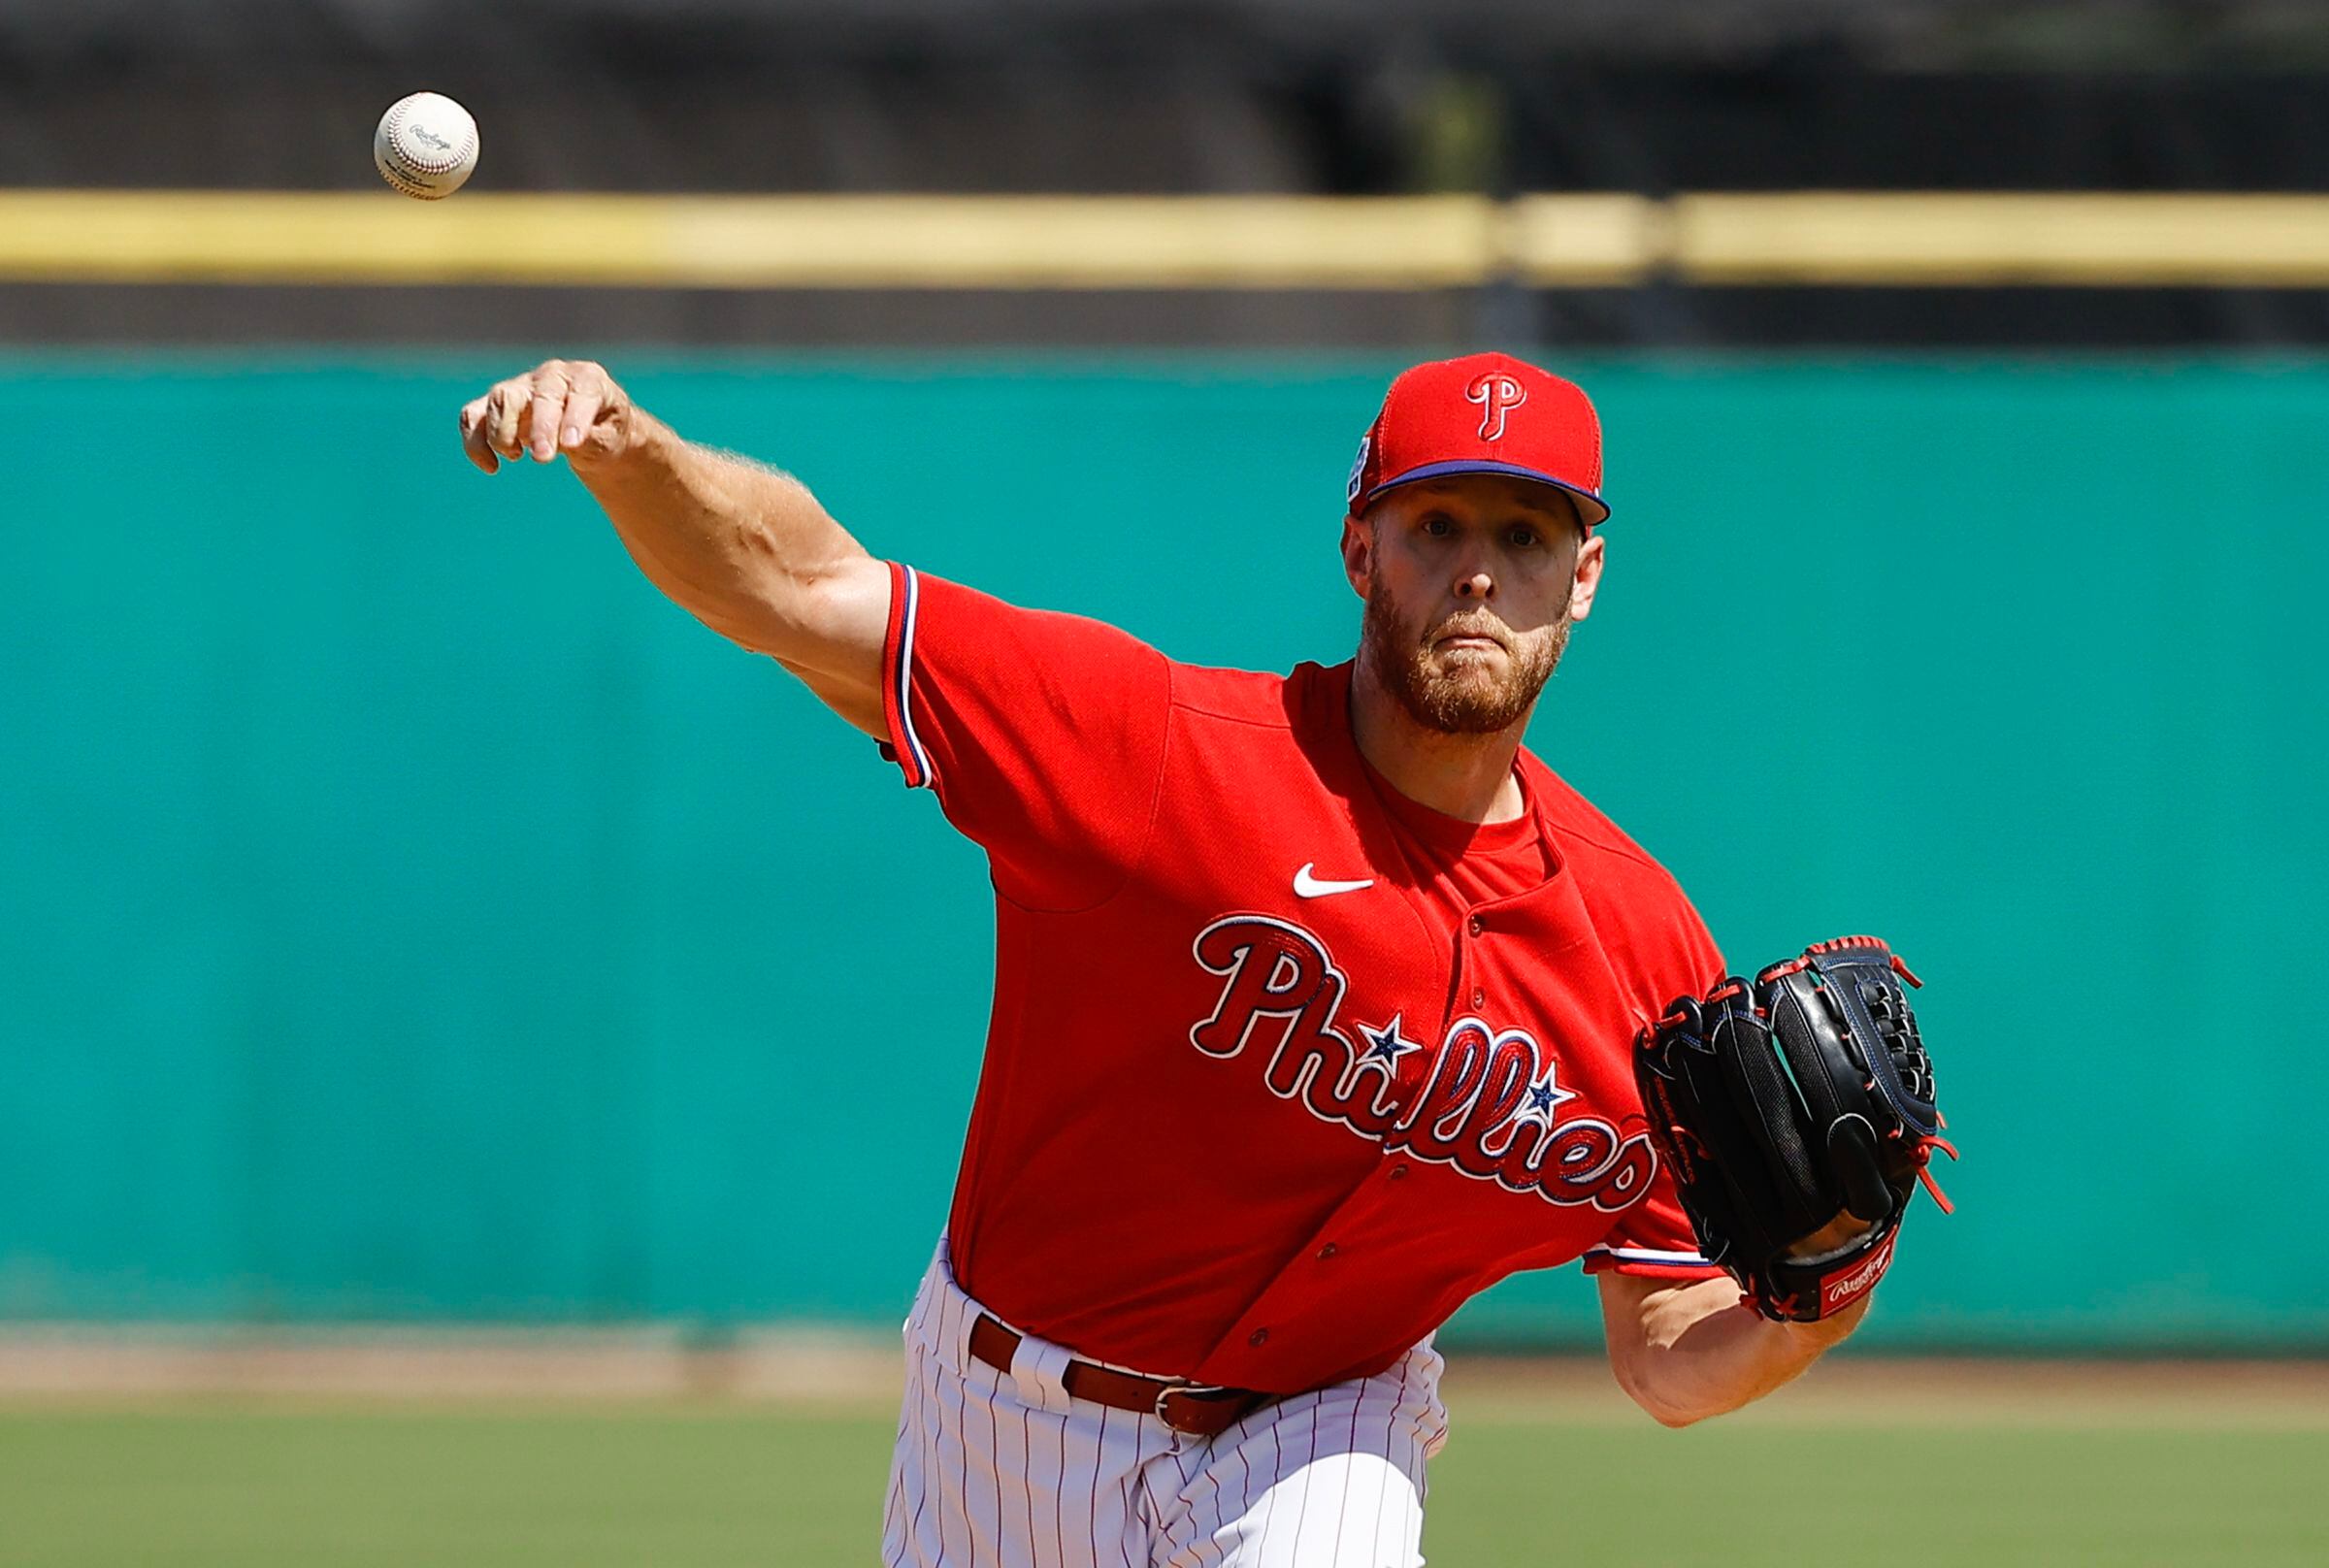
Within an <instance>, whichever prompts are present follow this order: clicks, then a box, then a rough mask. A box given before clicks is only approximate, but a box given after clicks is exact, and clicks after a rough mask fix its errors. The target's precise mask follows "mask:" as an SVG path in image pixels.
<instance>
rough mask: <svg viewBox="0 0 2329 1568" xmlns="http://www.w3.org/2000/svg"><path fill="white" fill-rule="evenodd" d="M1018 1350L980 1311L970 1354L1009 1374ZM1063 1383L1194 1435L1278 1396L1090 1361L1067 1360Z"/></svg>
mask: <svg viewBox="0 0 2329 1568" xmlns="http://www.w3.org/2000/svg"><path fill="white" fill-rule="evenodd" d="M1018 1350H1019V1336H1018V1335H1017V1334H1015V1333H1013V1332H1011V1330H1009V1329H1008V1328H1005V1327H1003V1325H1002V1324H1000V1323H997V1322H996V1321H995V1320H994V1319H992V1318H990V1317H988V1316H987V1315H986V1314H985V1313H983V1312H982V1313H980V1314H979V1317H978V1321H977V1322H976V1323H972V1324H971V1325H970V1354H971V1355H972V1356H976V1357H977V1358H978V1359H979V1360H982V1361H984V1362H986V1363H987V1365H989V1366H992V1367H996V1368H999V1369H1000V1370H1001V1371H1004V1372H1008V1371H1009V1370H1010V1369H1011V1357H1012V1356H1014V1355H1016V1354H1017V1353H1018ZM1060 1382H1061V1383H1062V1385H1064V1386H1065V1387H1066V1389H1067V1393H1068V1396H1069V1397H1070V1398H1074V1399H1089V1400H1091V1401H1092V1402H1093V1403H1094V1404H1096V1405H1105V1406H1107V1407H1108V1408H1109V1409H1110V1410H1132V1411H1137V1412H1138V1413H1139V1414H1141V1415H1143V1416H1154V1417H1156V1418H1157V1420H1159V1421H1163V1422H1164V1423H1165V1425H1167V1426H1169V1427H1171V1428H1172V1429H1173V1430H1174V1431H1176V1432H1183V1433H1186V1434H1187V1435H1189V1436H1191V1437H1219V1436H1220V1435H1221V1434H1222V1433H1224V1432H1226V1431H1228V1430H1229V1429H1230V1427H1232V1426H1234V1425H1236V1424H1237V1423H1238V1422H1239V1421H1243V1420H1244V1419H1245V1418H1246V1417H1248V1416H1250V1415H1252V1414H1253V1413H1254V1412H1255V1411H1257V1410H1260V1409H1261V1408H1262V1407H1263V1405H1266V1404H1268V1403H1269V1402H1270V1401H1271V1400H1273V1399H1276V1398H1278V1397H1279V1396H1278V1395H1277V1394H1274V1393H1258V1392H1256V1391H1255V1390H1254V1389H1252V1388H1216V1387H1215V1386H1213V1385H1212V1384H1207V1383H1189V1382H1186V1381H1183V1380H1180V1379H1175V1378H1144V1377H1141V1376H1139V1375H1138V1374H1137V1373H1132V1372H1118V1371H1116V1370H1115V1369H1114V1368H1112V1367H1105V1366H1097V1365H1095V1364H1093V1363H1092V1362H1090V1361H1069V1362H1068V1363H1067V1370H1066V1373H1064V1374H1063V1375H1062V1376H1061V1378H1060Z"/></svg>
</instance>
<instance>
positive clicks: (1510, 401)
mask: <svg viewBox="0 0 2329 1568" xmlns="http://www.w3.org/2000/svg"><path fill="white" fill-rule="evenodd" d="M1463 395H1464V399H1465V401H1467V402H1471V403H1477V404H1478V405H1480V407H1481V408H1484V409H1486V410H1487V411H1486V412H1485V413H1483V414H1481V416H1480V439H1481V440H1482V441H1502V440H1503V439H1504V410H1505V409H1507V408H1519V407H1520V406H1521V405H1522V404H1524V403H1526V402H1527V401H1528V389H1527V388H1526V387H1525V386H1523V385H1522V384H1521V378H1520V377H1519V376H1508V375H1506V374H1505V373H1504V372H1502V371H1488V372H1484V373H1483V374H1481V375H1479V376H1473V377H1472V379H1471V383H1470V384H1469V385H1468V386H1466V387H1465V388H1464V389H1463Z"/></svg>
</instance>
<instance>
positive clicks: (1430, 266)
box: [0, 190, 2329, 289]
mask: <svg viewBox="0 0 2329 1568" xmlns="http://www.w3.org/2000/svg"><path fill="white" fill-rule="evenodd" d="M1660 272H1663V273H1666V274H1668V275H1670V276H1672V277H1674V278H1679V279H1681V280H1683V281H1687V282H1691V283H1699V284H1709V285H1722V284H1769V283H1778V284H1795V285H1806V286H1819V285H1836V284H1894V285H1908V286H1919V285H1940V284H2016V283H2030V284H2057V285H2072V286H2087V287H2095V286H2139V285H2159V284H2195V285H2214V286H2259V287H2329V197H2313V196H2269V195H2149V196H2112V195H2090V194H2077V195H2047V194H2037V195H2028V194H1956V193H1891V192H1887V193H1859V192H1793V193H1777V194H1755V195H1743V194H1739V195H1715V194H1698V195H1683V196H1677V197H1675V198H1673V199H1671V200H1669V201H1664V202H1658V201H1652V200H1650V199H1647V198H1643V197H1638V196H1627V195H1555V194H1540V195H1529V196H1523V197H1521V198H1519V199H1517V200H1514V201H1512V202H1508V203H1500V204H1499V203H1494V202H1491V201H1489V200H1487V199H1485V198H1480V197H1470V196H1424V197H1381V198H1348V199H1346V198H1330V197H1304V196H1198V197H1133V196H1102V197H1076V196H999V197H953V196H736V197H709V196H621V195H542V194H522V195H504V194H496V193H493V192H489V191H479V192H470V193H465V194H463V195H460V196H457V197H454V198H452V199H451V200H449V201H445V202H442V203H417V202H412V201H409V200H406V199H404V198H402V197H399V196H397V195H395V194H393V193H391V192H389V191H386V190H381V191H378V192H372V191H350V192H280V191H258V192H233V191H66V190H0V280H9V281H100V282H127V283H143V282H221V283H277V284H282V283H293V284H351V283H391V284H395V283H402V284H430V283H493V284H508V285H547V284H558V285H585V286H588V285H597V286H618V285H627V286H642V287H681V288H796V289H823V288H863V289H881V288H911V289H950V288H983V289H998V288H1000V289H1157V288H1192V289H1207V288H1227V289H1234V288H1252V289H1415V288H1444V287H1462V286H1471V285H1477V284H1480V283H1484V282H1488V281H1490V280H1492V279H1494V278H1506V277H1509V278H1518V279H1521V280H1525V281H1526V282H1529V283H1534V284H1539V285H1544V286H1577V287H1614V286H1624V285H1627V284H1631V283H1636V282H1639V281H1641V280H1643V279H1645V278H1650V277H1652V276H1654V275H1657V274H1658V273H1660Z"/></svg>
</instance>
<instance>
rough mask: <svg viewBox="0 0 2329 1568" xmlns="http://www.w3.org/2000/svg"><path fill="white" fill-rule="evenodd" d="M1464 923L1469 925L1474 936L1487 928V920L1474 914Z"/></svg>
mask: <svg viewBox="0 0 2329 1568" xmlns="http://www.w3.org/2000/svg"><path fill="white" fill-rule="evenodd" d="M1466 924H1467V925H1469V926H1470V927H1471V931H1472V934H1473V935H1474V936H1477V935H1479V934H1480V933H1481V932H1482V931H1486V930H1488V922H1487V921H1485V920H1482V919H1481V918H1480V917H1479V916H1478V915H1474V916H1473V917H1472V918H1471V919H1470V920H1469V921H1468V922H1466Z"/></svg>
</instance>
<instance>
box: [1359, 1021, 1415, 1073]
mask: <svg viewBox="0 0 2329 1568" xmlns="http://www.w3.org/2000/svg"><path fill="white" fill-rule="evenodd" d="M1406 1017H1407V1015H1406V1014H1405V1013H1403V1012H1398V1013H1394V1014H1392V1015H1391V1022H1390V1023H1388V1024H1386V1025H1384V1026H1383V1027H1382V1028H1381V1029H1368V1028H1367V1027H1366V1026H1365V1025H1364V1024H1361V1025H1360V1026H1359V1032H1360V1033H1361V1035H1363V1036H1365V1038H1366V1049H1365V1050H1364V1051H1362V1052H1361V1053H1360V1054H1359V1060H1360V1062H1361V1063H1365V1062H1382V1063H1383V1065H1385V1066H1386V1067H1394V1068H1395V1067H1396V1066H1397V1065H1398V1064H1399V1058H1401V1057H1403V1056H1405V1055H1406V1054H1407V1053H1408V1052H1410V1051H1421V1050H1422V1049H1423V1048H1424V1042H1423V1041H1421V1040H1410V1039H1408V1038H1407V1037H1406V1036H1405V1035H1403V1034H1401V1033H1400V1032H1399V1026H1400V1025H1401V1024H1402V1023H1404V1022H1405V1021H1406Z"/></svg>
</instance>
